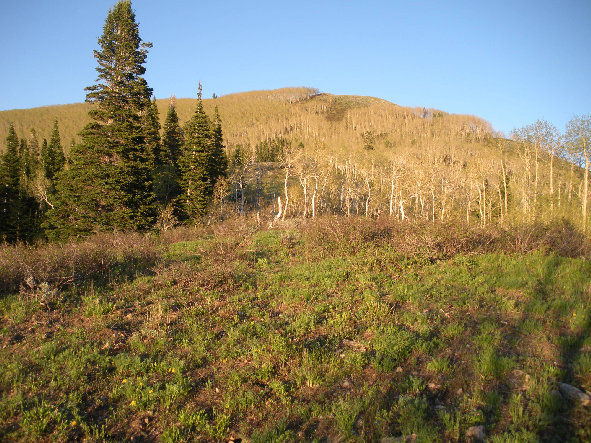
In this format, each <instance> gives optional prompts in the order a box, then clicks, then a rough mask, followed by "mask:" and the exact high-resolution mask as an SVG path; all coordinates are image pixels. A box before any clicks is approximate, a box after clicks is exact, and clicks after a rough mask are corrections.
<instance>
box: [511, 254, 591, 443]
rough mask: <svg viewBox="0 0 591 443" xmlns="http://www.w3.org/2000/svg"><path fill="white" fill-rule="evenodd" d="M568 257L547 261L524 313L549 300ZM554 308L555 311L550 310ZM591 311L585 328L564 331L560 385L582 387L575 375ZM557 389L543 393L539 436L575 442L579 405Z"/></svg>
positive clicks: (553, 388)
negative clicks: (561, 266)
mask: <svg viewBox="0 0 591 443" xmlns="http://www.w3.org/2000/svg"><path fill="white" fill-rule="evenodd" d="M563 260H564V258H561V257H560V256H553V257H552V258H549V259H548V260H547V261H546V264H545V266H544V270H543V275H542V276H541V279H540V280H539V282H538V286H537V287H536V297H534V299H533V300H532V301H531V302H530V303H529V304H528V305H526V306H525V307H524V309H523V311H524V312H531V311H532V310H533V308H534V304H537V303H539V301H540V298H541V299H542V300H543V301H548V299H549V297H551V293H552V291H553V290H554V288H553V287H552V285H553V282H554V280H555V276H556V273H557V271H558V269H559V267H560V265H561V263H562V261H563ZM550 309H552V308H550ZM590 314H591V312H590V310H589V309H587V310H586V312H585V319H584V321H583V323H582V326H580V327H579V328H577V329H576V330H575V331H572V332H570V333H565V332H566V331H565V329H566V328H565V327H564V326H563V327H562V328H561V329H562V331H561V340H560V341H559V349H558V361H556V362H555V365H556V366H558V367H559V368H560V369H561V372H562V373H561V378H560V380H556V381H557V382H558V383H568V384H570V385H573V386H575V387H578V385H577V381H576V378H575V373H574V362H575V361H576V360H577V358H578V357H579V355H580V354H581V349H582V347H583V344H584V342H585V339H586V338H587V337H589V334H590V333H591V315H590ZM547 315H549V316H554V315H556V314H554V313H553V312H551V311H550V312H547ZM526 320H527V316H523V315H522V318H521V322H520V325H519V327H522V326H523V324H524V322H525V321H526ZM557 389H558V388H557V386H550V387H548V388H547V389H546V390H545V392H543V393H541V397H542V398H543V401H542V408H541V411H540V412H541V414H540V417H538V426H537V429H536V430H535V433H536V436H537V438H538V439H539V440H540V441H543V442H563V441H568V440H569V439H572V438H573V436H574V433H575V426H574V421H575V417H574V413H575V408H576V404H575V402H573V401H571V400H568V399H566V398H564V397H562V396H559V395H557V394H556V392H557Z"/></svg>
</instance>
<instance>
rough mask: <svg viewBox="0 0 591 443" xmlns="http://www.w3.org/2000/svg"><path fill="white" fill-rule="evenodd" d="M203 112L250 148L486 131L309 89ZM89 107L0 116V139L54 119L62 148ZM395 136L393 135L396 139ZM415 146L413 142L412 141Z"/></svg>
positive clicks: (460, 120) (230, 98) (188, 110)
mask: <svg viewBox="0 0 591 443" xmlns="http://www.w3.org/2000/svg"><path fill="white" fill-rule="evenodd" d="M168 103H169V99H160V100H158V108H159V111H160V116H161V121H164V117H165V115H166V109H167V107H168ZM195 104H196V99H187V98H179V99H176V106H177V112H178V114H179V118H180V121H181V123H183V122H186V121H187V120H188V119H189V118H190V116H191V114H192V113H193V112H194V110H195ZM204 105H205V108H206V111H207V112H209V113H210V115H211V113H212V112H213V108H214V107H215V106H217V107H218V108H219V111H220V114H221V116H222V120H223V124H224V132H225V138H226V142H227V144H229V145H235V144H243V145H245V144H251V145H254V144H256V143H258V142H260V141H263V140H265V139H267V138H272V137H278V136H284V137H287V138H288V139H292V140H297V141H298V142H300V141H301V142H303V143H304V144H310V143H311V144H312V145H314V146H316V147H318V146H319V145H325V146H333V145H335V144H336V145H338V147H353V146H357V145H361V144H362V137H361V134H362V133H363V132H365V131H373V132H375V134H376V135H380V142H379V143H378V145H379V144H383V143H386V142H387V141H388V140H390V142H393V141H395V140H394V139H396V138H397V137H398V136H400V135H401V134H403V133H406V132H409V131H410V130H412V131H416V133H417V134H416V135H417V137H418V134H419V133H422V132H423V129H425V128H428V131H427V133H428V134H435V133H437V136H438V137H452V136H454V135H457V134H463V133H467V132H474V133H482V134H484V133H485V132H490V125H489V124H488V123H487V122H485V121H484V120H482V119H479V118H477V117H474V116H460V115H449V114H446V113H444V112H441V111H436V110H427V113H426V114H425V116H426V117H428V118H424V119H422V118H420V117H421V115H422V114H423V109H422V108H404V107H400V106H397V105H395V104H393V103H390V102H387V101H385V100H381V99H378V98H373V97H359V96H335V95H332V94H319V93H317V92H316V91H315V90H313V89H311V88H284V89H278V90H270V91H253V92H245V93H237V94H229V95H226V96H222V97H219V98H217V99H215V100H214V99H206V100H204ZM90 107H91V105H89V104H86V103H76V104H70V105H58V106H46V107H40V108H33V109H23V110H10V111H1V112H0V140H4V139H5V137H6V134H7V130H8V125H9V122H13V123H14V125H15V129H16V131H17V134H18V135H19V136H21V137H23V136H28V133H29V131H30V129H31V128H35V130H36V131H37V133H38V135H39V137H40V138H43V137H45V138H49V136H50V134H51V128H52V125H53V121H54V119H56V118H57V119H58V121H59V126H60V133H61V136H62V141H63V143H64V145H65V146H64V147H65V148H66V149H67V148H68V145H69V143H70V141H71V140H72V138H74V139H76V140H77V139H78V135H77V134H78V132H79V131H80V129H81V128H82V127H83V126H84V125H85V124H86V123H87V122H88V121H89V119H88V115H87V112H88V110H89V109H90ZM397 134H398V135H397ZM415 142H416V141H415Z"/></svg>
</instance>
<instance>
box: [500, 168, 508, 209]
mask: <svg viewBox="0 0 591 443" xmlns="http://www.w3.org/2000/svg"><path fill="white" fill-rule="evenodd" d="M501 168H502V170H503V190H504V191H505V196H504V197H505V198H504V201H503V203H504V206H505V215H507V171H506V169H505V162H504V161H503V160H501Z"/></svg>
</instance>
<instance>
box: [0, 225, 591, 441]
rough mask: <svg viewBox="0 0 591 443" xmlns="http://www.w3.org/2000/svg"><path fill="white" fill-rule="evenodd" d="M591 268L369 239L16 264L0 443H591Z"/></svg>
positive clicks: (319, 230) (341, 228)
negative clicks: (476, 437)
mask: <svg viewBox="0 0 591 443" xmlns="http://www.w3.org/2000/svg"><path fill="white" fill-rule="evenodd" d="M590 254H591V249H590V246H589V243H588V241H587V240H586V239H585V238H584V237H583V236H582V235H581V234H580V233H578V232H577V231H576V230H575V229H573V228H572V226H570V225H568V224H562V225H553V226H543V225H530V226H525V227H522V228H521V229H512V230H503V229H498V228H494V229H492V228H487V229H482V228H479V227H472V228H469V229H458V228H457V226H454V225H450V224H444V225H442V224H439V223H436V224H432V223H423V224H408V223H406V224H402V223H399V222H396V221H394V220H392V219H386V218H382V219H380V220H379V221H377V222H376V221H374V220H368V219H365V218H356V217H351V218H343V217H340V218H334V217H328V218H320V219H317V220H315V221H308V222H305V223H303V224H299V225H296V224H294V223H293V222H290V223H287V222H286V223H284V224H282V225H281V226H279V227H278V228H277V229H273V230H265V229H260V228H258V227H257V225H256V224H255V223H250V222H245V220H244V219H238V220H233V221H227V222H225V223H221V224H216V225H214V226H213V227H210V228H200V229H197V230H195V229H186V228H183V229H175V230H171V231H168V232H167V233H166V234H165V235H163V236H162V237H160V238H154V237H143V236H140V235H127V236H123V235H121V234H103V235H101V236H96V237H92V238H90V239H88V240H86V241H84V242H81V243H77V244H65V245H47V246H43V247H39V248H26V247H23V246H3V247H2V248H1V249H0V291H1V292H2V294H3V295H2V298H1V299H0V325H1V329H0V331H1V334H0V392H1V396H0V438H1V439H2V440H10V441H15V440H16V441H19V440H20V441H31V440H54V439H55V440H60V441H63V440H96V441H104V440H107V441H122V440H131V439H135V440H138V439H139V440H147V441H152V440H162V441H187V440H193V441H228V440H229V439H231V438H243V439H244V441H259V442H264V441H269V442H270V441H313V440H316V441H380V439H383V440H381V441H385V442H389V441H410V440H407V439H411V440H412V441H428V442H432V441H465V440H467V439H468V436H469V435H471V434H472V433H474V432H475V431H476V430H481V431H484V432H485V434H486V436H487V437H488V439H489V441H570V440H572V441H588V440H589V439H590V438H591V434H590V430H591V412H590V409H589V407H588V406H587V407H585V406H583V405H582V404H581V403H580V402H579V401H573V400H570V399H569V398H567V396H566V394H565V392H566V391H564V385H561V384H560V383H567V384H569V385H571V386H575V387H577V388H580V389H583V390H587V391H589V390H591V335H590V331H591V311H590V309H589V306H591V292H590V287H589V281H590V279H591V266H590V264H589V261H588V259H589V257H590ZM581 257H583V258H581ZM19 287H20V289H19ZM478 426H481V428H477V427H478ZM398 437H402V439H401V440H396V438H398ZM415 439H416V440H415Z"/></svg>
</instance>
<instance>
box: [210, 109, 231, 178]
mask: <svg viewBox="0 0 591 443" xmlns="http://www.w3.org/2000/svg"><path fill="white" fill-rule="evenodd" d="M209 169H210V180H211V181H212V182H213V184H214V186H215V183H217V181H218V180H219V179H220V178H222V177H224V176H225V175H226V172H227V170H228V157H227V156H226V151H225V149H224V136H223V133H222V119H221V117H220V112H219V110H218V107H217V106H216V107H215V111H214V121H213V129H212V151H211V157H210V166H209Z"/></svg>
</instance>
